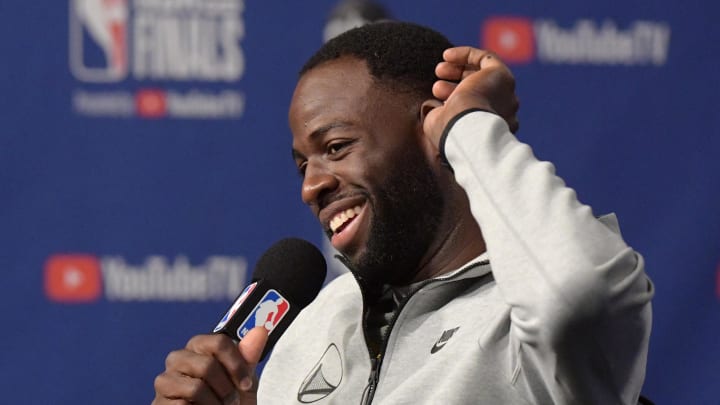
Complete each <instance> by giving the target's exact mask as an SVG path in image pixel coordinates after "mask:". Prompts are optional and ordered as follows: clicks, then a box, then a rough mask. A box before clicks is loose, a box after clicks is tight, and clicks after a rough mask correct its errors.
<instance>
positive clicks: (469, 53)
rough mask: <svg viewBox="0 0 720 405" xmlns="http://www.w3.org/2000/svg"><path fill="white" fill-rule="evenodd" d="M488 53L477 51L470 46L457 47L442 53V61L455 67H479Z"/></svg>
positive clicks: (482, 50) (481, 50)
mask: <svg viewBox="0 0 720 405" xmlns="http://www.w3.org/2000/svg"><path fill="white" fill-rule="evenodd" d="M490 54H491V53H490V51H486V50H484V49H477V48H473V47H471V46H458V47H455V48H449V49H446V50H445V52H443V59H444V60H445V61H446V62H450V63H452V64H455V65H472V66H480V67H482V66H481V62H482V60H483V58H485V57H486V56H487V55H490Z"/></svg>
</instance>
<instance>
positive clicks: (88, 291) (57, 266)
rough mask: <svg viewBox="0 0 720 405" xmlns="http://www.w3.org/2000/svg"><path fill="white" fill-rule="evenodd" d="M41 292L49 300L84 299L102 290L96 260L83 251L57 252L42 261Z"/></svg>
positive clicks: (96, 298) (84, 301) (85, 300)
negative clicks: (43, 264) (42, 282)
mask: <svg viewBox="0 0 720 405" xmlns="http://www.w3.org/2000/svg"><path fill="white" fill-rule="evenodd" d="M45 294H46V296H47V297H48V298H49V299H50V300H51V301H56V302H64V303H86V302H92V301H97V300H98V299H100V296H101V294H102V276H101V274H100V261H99V260H98V258H97V257H95V256H92V255H85V254H58V255H53V256H50V257H49V258H48V260H47V261H46V262H45Z"/></svg>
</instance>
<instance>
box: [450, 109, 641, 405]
mask: <svg viewBox="0 0 720 405" xmlns="http://www.w3.org/2000/svg"><path fill="white" fill-rule="evenodd" d="M450 125H451V127H449V128H448V130H446V132H447V133H446V136H445V137H443V144H442V145H441V150H442V151H443V154H444V157H445V158H446V159H447V161H448V162H449V164H450V165H451V166H452V168H453V170H454V172H455V177H456V180H457V182H458V183H459V184H460V185H461V186H462V187H463V188H464V190H465V191H466V193H467V195H468V198H469V201H470V205H471V209H472V213H473V216H474V217H475V219H476V220H477V222H478V223H479V224H480V228H481V230H482V232H483V237H484V238H485V243H486V246H487V250H488V257H489V259H490V263H491V265H492V268H493V275H494V277H495V280H496V281H497V285H498V288H499V290H500V293H501V295H502V297H503V299H504V300H505V302H506V303H507V304H508V305H509V306H510V318H511V326H510V345H511V346H514V347H515V350H514V352H515V353H514V355H515V356H516V357H515V358H514V360H515V363H516V373H515V374H514V375H515V377H514V381H512V383H513V384H515V385H516V388H517V389H519V390H525V391H527V396H528V397H529V400H531V401H532V400H533V399H537V398H543V397H544V398H547V397H548V396H549V397H551V398H553V401H554V403H583V404H594V403H603V404H626V403H627V404H631V403H637V397H638V395H639V393H640V389H641V387H642V383H643V380H644V376H645V365H646V360H647V347H648V340H649V334H650V324H651V307H650V300H651V298H652V295H653V287H652V284H651V282H650V280H649V279H648V278H647V276H646V275H645V272H644V263H643V259H642V257H641V256H640V255H639V254H638V253H637V252H635V251H634V250H633V249H632V248H630V247H628V245H627V244H626V243H625V242H624V241H623V239H622V237H621V236H620V233H619V230H618V228H617V224H616V223H613V220H614V217H609V218H605V222H603V221H602V220H600V219H598V218H596V217H595V216H594V215H593V212H592V209H591V208H590V207H589V206H587V205H584V204H582V203H580V202H579V201H578V199H577V196H576V194H575V191H574V190H573V189H571V188H569V187H567V186H566V185H565V183H564V182H563V180H562V179H561V178H560V177H558V176H556V174H555V168H554V166H553V165H552V164H551V163H548V162H542V161H539V160H538V159H537V158H536V157H535V156H534V155H533V152H532V150H531V148H530V147H529V146H528V145H527V144H524V143H522V142H520V141H518V140H517V138H515V136H514V135H513V134H512V133H510V131H509V130H508V127H507V125H506V123H505V121H504V120H502V119H501V118H500V117H498V116H497V115H495V114H491V113H488V112H482V111H473V112H469V113H467V114H465V115H463V116H461V117H459V118H458V119H456V120H453V122H452V123H451V124H450Z"/></svg>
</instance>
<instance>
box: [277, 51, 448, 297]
mask: <svg viewBox="0 0 720 405" xmlns="http://www.w3.org/2000/svg"><path fill="white" fill-rule="evenodd" d="M417 109H418V103H417V102H412V98H411V97H410V96H408V95H407V94H405V95H400V94H396V93H393V92H391V91H390V90H387V89H385V88H383V87H381V86H378V85H377V84H375V83H373V79H372V77H371V76H370V74H369V73H368V71H367V68H366V65H365V63H364V62H362V61H359V60H357V59H353V58H341V59H338V60H335V61H330V62H326V63H324V64H321V65H320V66H318V67H315V68H314V69H312V70H310V71H309V72H307V73H305V75H303V77H302V78H301V79H300V81H299V83H298V85H297V88H296V89H295V94H294V95H293V99H292V102H291V105H290V112H289V120H290V128H291V130H292V132H293V157H294V158H295V163H296V164H297V166H298V168H299V169H300V172H301V173H302V174H303V184H302V199H303V201H304V202H305V203H306V204H308V205H309V206H310V208H311V210H312V211H313V213H314V214H315V215H317V217H318V219H319V220H320V223H321V225H322V227H323V229H324V230H325V231H326V232H327V234H328V235H329V237H330V241H331V243H332V245H333V246H334V247H335V248H336V249H337V250H338V251H340V252H341V253H343V254H344V255H345V256H346V257H347V258H348V259H349V261H350V263H351V265H352V267H353V270H354V271H356V272H357V273H358V274H359V275H360V276H362V277H363V278H365V279H368V280H371V281H375V282H384V283H392V284H404V283H407V282H409V281H410V280H412V278H413V276H414V275H415V272H416V271H417V270H418V267H419V265H420V263H421V261H422V259H423V258H424V257H425V256H426V254H427V251H428V248H429V246H430V244H431V241H432V240H433V237H434V236H435V233H436V230H437V228H438V224H439V221H440V217H441V212H442V208H443V204H444V201H443V197H442V192H441V190H440V187H439V185H438V180H437V178H436V176H435V173H434V172H433V169H432V167H431V166H430V164H429V163H428V160H427V158H426V156H425V153H424V152H423V148H422V147H421V145H422V142H424V139H423V136H422V133H421V128H422V127H421V125H420V122H419V120H418V110H417Z"/></svg>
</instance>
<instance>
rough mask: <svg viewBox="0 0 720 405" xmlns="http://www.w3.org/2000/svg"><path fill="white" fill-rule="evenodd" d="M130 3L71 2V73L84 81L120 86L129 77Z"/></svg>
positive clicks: (119, 0)
mask: <svg viewBox="0 0 720 405" xmlns="http://www.w3.org/2000/svg"><path fill="white" fill-rule="evenodd" d="M127 1H128V0H70V21H69V23H70V47H69V49H70V70H71V71H72V73H73V75H74V76H75V77H76V78H77V79H78V80H81V81H84V82H91V83H103V82H117V81H120V80H123V79H124V78H125V77H126V76H127V73H128V46H127V38H128V36H127V27H128V14H129V9H128V4H127Z"/></svg>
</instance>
